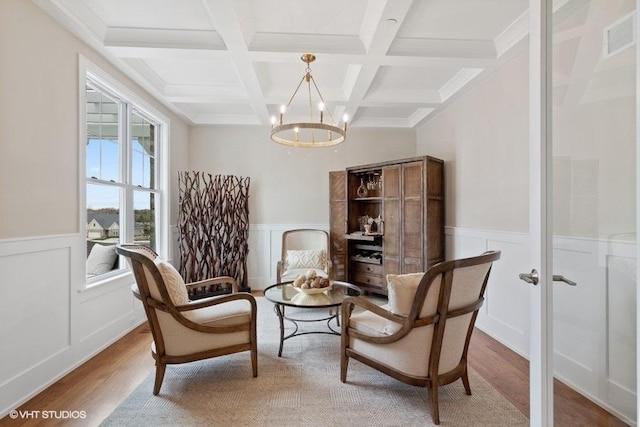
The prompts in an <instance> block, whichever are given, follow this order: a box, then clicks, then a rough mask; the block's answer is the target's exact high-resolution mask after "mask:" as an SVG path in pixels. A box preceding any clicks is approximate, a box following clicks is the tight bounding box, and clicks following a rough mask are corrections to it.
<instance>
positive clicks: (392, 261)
mask: <svg viewBox="0 0 640 427" xmlns="http://www.w3.org/2000/svg"><path fill="white" fill-rule="evenodd" d="M383 272H384V274H383V280H384V283H387V274H400V273H401V271H400V258H398V257H386V258H385V259H384V267H383Z"/></svg>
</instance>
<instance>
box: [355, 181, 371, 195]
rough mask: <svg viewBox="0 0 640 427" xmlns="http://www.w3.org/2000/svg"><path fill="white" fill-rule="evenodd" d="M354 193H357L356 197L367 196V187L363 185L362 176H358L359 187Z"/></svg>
mask: <svg viewBox="0 0 640 427" xmlns="http://www.w3.org/2000/svg"><path fill="white" fill-rule="evenodd" d="M356 194H358V197H367V194H369V192H368V191H367V187H366V186H365V185H364V178H360V187H358V189H357V190H356Z"/></svg>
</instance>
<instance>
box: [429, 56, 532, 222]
mask: <svg viewBox="0 0 640 427" xmlns="http://www.w3.org/2000/svg"><path fill="white" fill-rule="evenodd" d="M528 66H529V61H528V56H527V52H521V53H520V54H518V55H517V56H516V57H515V58H514V59H513V60H511V61H509V62H508V63H506V64H505V65H504V66H503V67H501V68H500V69H498V70H497V71H496V72H495V73H494V74H492V75H491V76H489V77H488V78H486V79H485V80H484V81H483V82H482V84H481V85H480V86H478V87H475V88H473V89H472V90H469V91H468V92H466V93H465V94H464V96H462V97H460V98H458V99H457V100H456V101H455V102H454V103H452V104H451V105H449V106H448V107H447V108H446V109H445V110H444V111H443V112H441V113H440V114H438V115H437V116H435V117H433V118H431V119H429V121H427V122H426V124H424V125H423V126H421V127H419V128H418V129H417V152H418V154H429V155H432V156H435V157H440V158H441V159H443V160H445V182H446V208H445V212H446V224H447V226H451V227H464V228H477V229H483V230H499V231H515V232H527V231H528V229H529V187H528V186H529V165H528V162H529V157H528V147H529V134H528V132H529V128H528V102H529V101H528V99H529V98H528V72H529V71H528Z"/></svg>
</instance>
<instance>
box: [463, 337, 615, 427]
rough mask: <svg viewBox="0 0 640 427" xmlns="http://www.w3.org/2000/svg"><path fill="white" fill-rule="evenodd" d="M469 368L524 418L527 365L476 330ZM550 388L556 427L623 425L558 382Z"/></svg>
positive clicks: (470, 349)
mask: <svg viewBox="0 0 640 427" xmlns="http://www.w3.org/2000/svg"><path fill="white" fill-rule="evenodd" d="M469 366H471V367H472V368H473V369H474V370H475V371H476V372H478V373H479V374H480V375H481V376H482V377H483V378H484V379H485V380H486V381H487V382H488V383H489V384H491V385H492V386H493V387H494V388H495V389H496V390H498V391H499V392H500V393H502V395H504V396H505V397H506V398H507V399H508V400H509V401H510V402H511V403H513V405H514V406H515V407H516V408H518V409H519V410H520V411H521V412H522V413H523V414H525V415H527V416H528V414H529V362H528V361H527V360H526V359H524V358H523V357H522V356H520V355H518V354H517V353H515V352H513V351H511V350H509V349H508V348H507V347H505V346H504V345H502V344H500V343H499V342H498V341H496V340H494V339H493V338H491V337H490V336H489V335H487V334H485V333H484V332H482V331H480V330H478V329H476V330H475V331H474V333H473V335H472V336H471V343H470V345H469ZM553 385H554V424H555V425H556V426H562V427H564V426H585V427H586V426H589V427H596V426H626V425H627V424H625V423H623V422H622V421H621V420H620V419H619V418H617V417H615V416H613V415H611V414H610V413H609V412H607V411H605V410H604V409H602V408H601V407H599V406H598V405H596V404H595V403H593V402H592V401H590V400H589V399H587V398H585V397H584V396H582V395H581V394H579V393H576V392H575V391H573V389H571V388H569V387H567V386H566V385H565V384H563V383H561V382H560V381H558V380H555V381H554V383H553ZM471 389H472V390H473V384H472V385H471Z"/></svg>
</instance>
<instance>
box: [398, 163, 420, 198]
mask: <svg viewBox="0 0 640 427" xmlns="http://www.w3.org/2000/svg"><path fill="white" fill-rule="evenodd" d="M422 169H423V163H422V162H412V163H407V164H404V165H402V197H404V198H405V199H407V198H417V199H422V197H423V194H424V188H423V187H424V186H423V182H424V178H423V175H422Z"/></svg>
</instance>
